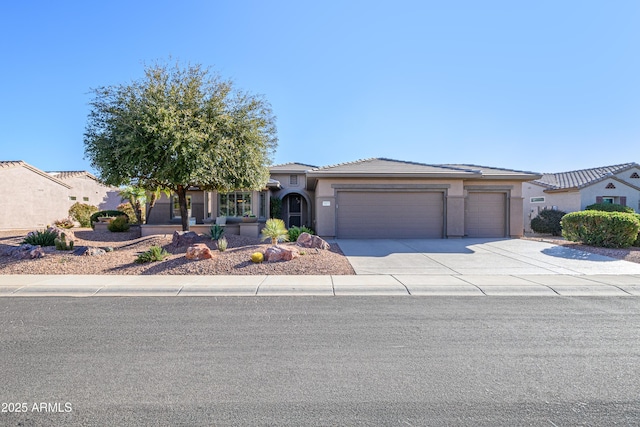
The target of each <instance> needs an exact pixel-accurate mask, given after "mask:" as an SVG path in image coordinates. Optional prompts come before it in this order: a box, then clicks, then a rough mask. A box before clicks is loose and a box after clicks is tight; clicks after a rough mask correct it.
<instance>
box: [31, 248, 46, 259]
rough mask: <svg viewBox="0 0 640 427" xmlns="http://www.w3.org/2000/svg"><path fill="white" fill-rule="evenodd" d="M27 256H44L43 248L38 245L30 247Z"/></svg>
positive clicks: (33, 257)
mask: <svg viewBox="0 0 640 427" xmlns="http://www.w3.org/2000/svg"><path fill="white" fill-rule="evenodd" d="M29 258H31V259H35V258H44V249H42V248H41V247H40V246H37V247H36V248H35V249H31V250H30V251H29Z"/></svg>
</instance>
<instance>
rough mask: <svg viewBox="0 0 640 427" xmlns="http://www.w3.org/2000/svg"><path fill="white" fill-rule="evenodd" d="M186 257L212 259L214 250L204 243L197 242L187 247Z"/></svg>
mask: <svg viewBox="0 0 640 427" xmlns="http://www.w3.org/2000/svg"><path fill="white" fill-rule="evenodd" d="M185 257H186V258H187V259H191V260H202V259H212V258H213V252H211V249H209V247H208V246H207V245H205V244H204V243H196V244H194V245H193V246H189V247H188V248H187V253H186V254H185Z"/></svg>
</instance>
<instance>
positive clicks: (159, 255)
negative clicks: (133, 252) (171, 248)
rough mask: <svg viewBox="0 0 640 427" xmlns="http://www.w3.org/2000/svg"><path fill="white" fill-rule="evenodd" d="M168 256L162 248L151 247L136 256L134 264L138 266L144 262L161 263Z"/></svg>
mask: <svg viewBox="0 0 640 427" xmlns="http://www.w3.org/2000/svg"><path fill="white" fill-rule="evenodd" d="M168 256H169V252H167V251H166V250H165V249H164V248H161V247H160V246H151V247H150V248H149V250H148V251H146V252H143V253H141V254H140V255H138V258H136V262H137V263H138V264H143V263H145V262H155V261H162V260H163V259H165V258H166V257H168Z"/></svg>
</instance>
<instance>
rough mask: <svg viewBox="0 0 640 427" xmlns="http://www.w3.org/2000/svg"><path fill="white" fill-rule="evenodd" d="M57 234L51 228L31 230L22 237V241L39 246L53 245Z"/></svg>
mask: <svg viewBox="0 0 640 427" xmlns="http://www.w3.org/2000/svg"><path fill="white" fill-rule="evenodd" d="M57 238H58V234H57V233H56V232H55V231H51V230H42V231H39V230H38V231H32V232H30V233H29V234H27V236H26V237H25V238H24V240H23V241H22V243H27V244H29V245H35V246H37V245H40V246H43V247H44V246H55V245H56V239H57Z"/></svg>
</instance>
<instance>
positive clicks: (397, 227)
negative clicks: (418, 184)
mask: <svg viewBox="0 0 640 427" xmlns="http://www.w3.org/2000/svg"><path fill="white" fill-rule="evenodd" d="M336 212H337V217H336V219H337V224H336V236H337V237H338V238H342V239H407V238H416V239H417V238H420V239H433V238H436V239H440V238H442V237H443V234H444V193H443V192H441V191H400V190H394V191H339V192H338V194H337V209H336Z"/></svg>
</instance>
